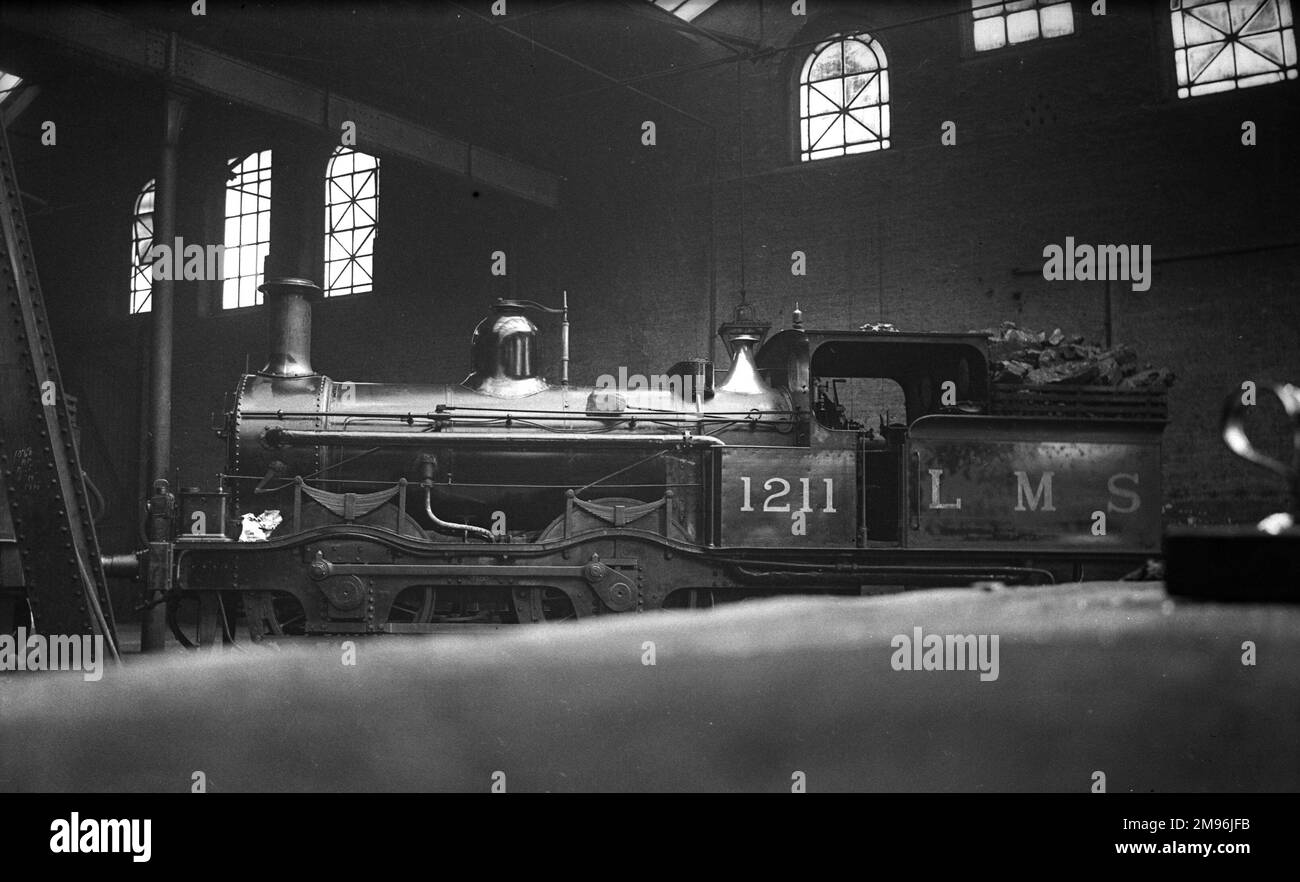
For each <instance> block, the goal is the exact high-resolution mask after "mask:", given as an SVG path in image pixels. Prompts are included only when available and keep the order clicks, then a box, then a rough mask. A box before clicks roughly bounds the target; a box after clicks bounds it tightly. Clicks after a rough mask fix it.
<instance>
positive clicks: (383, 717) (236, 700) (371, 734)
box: [0, 583, 1300, 792]
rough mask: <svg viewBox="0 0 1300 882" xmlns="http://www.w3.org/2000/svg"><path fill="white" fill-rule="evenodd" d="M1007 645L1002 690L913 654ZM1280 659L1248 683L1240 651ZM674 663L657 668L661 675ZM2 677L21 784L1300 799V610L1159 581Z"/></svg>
mask: <svg viewBox="0 0 1300 882" xmlns="http://www.w3.org/2000/svg"><path fill="white" fill-rule="evenodd" d="M918 627H919V628H921V629H922V634H923V635H928V634H938V635H947V634H953V635H965V634H974V635H980V634H983V635H990V636H991V635H997V636H998V646H999V650H998V662H999V664H998V676H997V679H996V680H993V679H987V680H981V678H980V676H979V673H978V672H976V671H974V670H966V671H902V670H895V669H894V665H893V664H892V663H891V661H892V660H893V659H894V658H895V656H896V654H897V653H896V648H895V646H896V638H898V637H900V636H903V635H906V636H908V637H911V636H912V635H913V634H914V629H915V628H918ZM1246 642H1250V643H1251V644H1253V646H1254V653H1255V664H1253V665H1251V664H1243V654H1244V653H1245V650H1244V649H1243V644H1244V643H1246ZM650 644H653V653H654V664H653V665H651V664H647V663H646V661H647V660H648V657H649V656H648V654H647V653H648V650H649V648H650ZM346 654H347V653H346V649H345V647H344V646H343V640H341V639H321V640H312V641H290V642H286V643H284V644H282V645H281V646H280V647H279V648H278V649H276V648H271V647H265V646H260V647H253V646H249V647H246V650H245V651H244V652H226V653H224V654H221V655H215V654H207V653H204V654H191V653H184V654H182V653H168V654H167V655H165V656H164V657H162V658H153V659H144V658H142V657H139V656H137V657H135V658H132V659H130V660H129V662H128V664H127V665H126V666H125V667H124V668H123V669H122V670H120V671H110V672H109V674H108V676H106V677H105V678H104V679H103V681H101V682H99V683H84V682H82V680H81V679H80V677H78V676H76V675H63V676H53V675H41V676H26V677H6V678H5V679H4V680H0V743H3V744H4V745H5V750H4V751H3V753H2V754H0V788H3V789H5V790H14V789H20V790H32V789H60V790H62V789H67V790H119V789H123V790H188V789H189V786H190V780H191V775H192V773H193V771H196V770H201V771H203V772H204V773H205V775H206V776H207V778H208V781H209V782H210V789H212V790H353V789H363V790H486V789H488V788H489V787H490V785H491V782H492V779H493V774H494V773H495V772H504V773H505V775H506V779H507V781H508V787H509V789H510V790H618V789H634V790H768V791H782V790H789V789H790V786H791V781H792V776H794V775H795V774H796V773H800V772H801V773H803V776H804V778H805V780H806V782H807V788H808V789H809V790H810V791H813V790H975V791H1004V790H1012V791H1015V790H1064V791H1077V792H1087V791H1088V790H1090V789H1091V788H1093V786H1094V782H1095V781H1096V780H1097V773H1098V772H1100V773H1103V774H1104V775H1105V786H1106V789H1107V790H1108V791H1109V792H1121V791H1255V790H1290V791H1294V790H1297V789H1300V688H1298V687H1300V606H1282V605H1272V606H1266V605H1244V604H1241V605H1226V604H1207V603H1195V602H1188V601H1181V600H1179V601H1175V600H1172V599H1170V598H1168V597H1167V596H1166V595H1165V593H1164V590H1163V588H1162V586H1161V585H1160V584H1159V583H1080V584H1074V585H1062V586H1054V587H1043V588H1013V589H1004V590H999V591H973V590H937V591H926V592H916V593H912V594H905V595H894V596H884V597H869V598H852V599H786V600H774V601H762V602H750V603H744V604H740V605H737V606H735V607H733V608H724V609H719V610H716V611H712V612H701V613H691V612H674V613H665V614H660V615H644V616H619V617H611V618H610V619H608V620H604V621H599V622H592V623H590V624H572V625H561V626H554V627H542V628H533V627H528V628H517V629H510V630H508V631H507V632H505V633H502V634H496V635H493V636H490V637H487V638H483V637H474V638H468V637H447V636H441V635H439V636H434V637H400V638H379V639H371V640H363V641H359V642H357V645H356V647H355V662H356V663H355V664H346V663H345V656H346Z"/></svg>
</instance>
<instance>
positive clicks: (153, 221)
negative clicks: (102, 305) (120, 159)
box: [126, 178, 158, 316]
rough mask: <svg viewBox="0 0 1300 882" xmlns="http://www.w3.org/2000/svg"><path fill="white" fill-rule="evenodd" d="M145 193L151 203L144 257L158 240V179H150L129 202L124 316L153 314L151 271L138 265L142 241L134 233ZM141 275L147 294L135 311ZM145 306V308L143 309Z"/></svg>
mask: <svg viewBox="0 0 1300 882" xmlns="http://www.w3.org/2000/svg"><path fill="white" fill-rule="evenodd" d="M146 193H149V194H152V196H153V201H152V202H151V204H150V210H149V246H148V248H146V249H145V252H144V257H148V256H149V252H150V251H152V250H153V246H154V242H155V241H156V240H157V238H158V227H157V199H158V179H157V178H150V179H149V180H147V181H145V183H144V185H143V186H142V187H140V188H139V189H138V190H136V191H135V199H133V200H132V201H131V250H132V255H131V264H130V268H129V271H128V274H127V301H126V308H127V313H126V314H127V315H128V316H137V315H149V314H150V313H152V312H153V271H152V270H151V269H147V268H144V267H143V266H142V265H141V263H140V259H141V256H140V255H139V253H138V248H139V245H138V243H139V242H141V241H143V240H141V239H139V238H137V237H136V232H137V230H136V225H137V224H138V223H139V222H140V204H141V202H142V201H143V200H144V197H145V194H146ZM141 275H143V276H144V278H145V279H146V280H148V282H149V293H148V294H147V295H145V299H144V302H143V303H142V304H141V308H139V309H136V308H135V305H136V300H135V298H136V288H135V284H136V280H137V279H138V278H139V277H140V276H141ZM146 305H147V308H145V307H146Z"/></svg>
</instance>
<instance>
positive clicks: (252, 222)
mask: <svg viewBox="0 0 1300 882" xmlns="http://www.w3.org/2000/svg"><path fill="white" fill-rule="evenodd" d="M225 241H226V250H225V256H224V266H223V269H222V274H221V277H222V280H223V281H222V283H221V306H222V308H223V309H238V308H239V307H241V306H256V305H257V304H259V303H261V302H262V295H261V293H260V292H259V291H258V290H257V285H258V280H259V279H260V278H261V275H262V262H263V261H264V260H265V259H266V255H267V252H268V251H270V250H271V151H270V150H262V151H260V152H258V153H250V154H249V155H248V156H245V157H244V158H243V159H242V160H240V161H239V162H236V161H235V160H234V159H232V160H230V180H229V181H228V182H227V184H226V240H225Z"/></svg>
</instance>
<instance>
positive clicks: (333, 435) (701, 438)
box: [262, 427, 727, 448]
mask: <svg viewBox="0 0 1300 882" xmlns="http://www.w3.org/2000/svg"><path fill="white" fill-rule="evenodd" d="M262 441H263V443H264V444H266V446H267V447H272V448H275V447H318V446H321V445H328V446H338V447H374V446H392V447H459V446H466V447H510V446H512V445H515V444H554V445H556V446H558V447H725V446H727V445H726V442H725V441H723V440H722V439H721V438H715V437H713V436H712V435H691V434H685V433H684V434H681V435H667V434H663V435H607V434H602V433H594V432H593V433H587V434H584V433H579V432H509V433H507V432H369V431H359V432H340V431H334V430H329V429H284V428H279V427H275V428H270V429H267V430H266V431H265V432H263V433H262Z"/></svg>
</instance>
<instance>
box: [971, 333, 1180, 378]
mask: <svg viewBox="0 0 1300 882" xmlns="http://www.w3.org/2000/svg"><path fill="white" fill-rule="evenodd" d="M971 333H973V334H983V335H985V336H986V337H988V339H989V374H990V376H991V378H992V380H993V382H994V383H1005V384H1014V385H1025V386H1052V385H1069V386H1113V387H1115V388H1117V389H1164V388H1167V387H1169V386H1172V385H1173V382H1174V373H1173V371H1171V370H1169V369H1168V368H1163V367H1156V366H1154V365H1150V364H1145V365H1139V364H1138V356H1137V352H1135V351H1134V350H1133V348H1132V347H1130V346H1126V345H1124V344H1120V345H1118V346H1113V347H1111V348H1109V349H1106V348H1104V347H1101V346H1097V345H1095V344H1092V343H1085V342H1084V339H1083V337H1082V336H1077V337H1066V336H1065V334H1064V333H1063V332H1062V331H1061V329H1060V328H1056V329H1054V330H1052V331H1051V332H1044V331H1031V330H1029V329H1027V328H1020V327H1017V326H1016V323H1015V322H1003V323H1002V326H1001V327H999V328H983V329H979V330H975V331H972V332H971Z"/></svg>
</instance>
